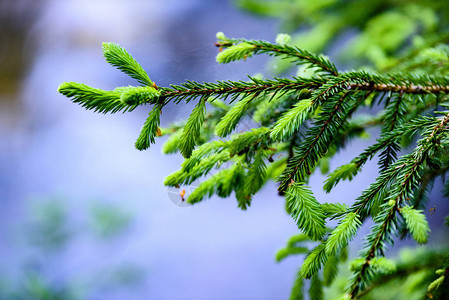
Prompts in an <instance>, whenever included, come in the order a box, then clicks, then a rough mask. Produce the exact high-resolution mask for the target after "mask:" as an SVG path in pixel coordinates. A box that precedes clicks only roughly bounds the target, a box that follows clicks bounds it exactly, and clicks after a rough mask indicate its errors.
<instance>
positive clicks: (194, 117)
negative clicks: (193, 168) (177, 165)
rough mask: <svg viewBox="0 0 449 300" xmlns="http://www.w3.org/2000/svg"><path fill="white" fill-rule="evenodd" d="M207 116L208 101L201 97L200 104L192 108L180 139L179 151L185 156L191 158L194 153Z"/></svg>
mask: <svg viewBox="0 0 449 300" xmlns="http://www.w3.org/2000/svg"><path fill="white" fill-rule="evenodd" d="M205 116H206V101H205V99H200V101H199V102H198V104H197V105H196V106H195V108H194V109H193V110H192V113H191V114H190V116H189V118H188V120H187V123H186V125H185V126H184V129H183V131H182V135H181V138H180V139H179V146H178V147H179V151H180V152H181V154H182V155H183V156H184V157H185V158H189V157H190V156H191V155H192V151H193V149H194V148H195V145H196V143H197V142H198V137H199V136H200V130H201V127H202V125H203V122H204V118H205Z"/></svg>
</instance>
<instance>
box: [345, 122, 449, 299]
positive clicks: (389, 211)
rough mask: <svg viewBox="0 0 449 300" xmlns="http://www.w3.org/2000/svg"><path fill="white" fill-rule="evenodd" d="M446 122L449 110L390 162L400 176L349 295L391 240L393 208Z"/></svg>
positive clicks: (413, 180) (353, 294)
mask: <svg viewBox="0 0 449 300" xmlns="http://www.w3.org/2000/svg"><path fill="white" fill-rule="evenodd" d="M448 122H449V114H447V115H446V116H445V117H443V118H441V121H440V122H439V123H438V125H436V126H435V127H433V129H432V130H431V131H430V134H429V135H428V136H427V137H425V138H423V139H422V140H421V141H420V143H419V144H418V147H417V148H416V149H415V150H414V151H413V153H412V154H407V155H404V156H402V157H401V159H399V160H398V161H397V162H396V163H394V164H393V165H392V166H391V167H390V168H389V169H388V170H392V169H395V168H400V169H401V173H400V175H399V178H400V179H402V180H400V181H399V184H397V185H396V186H395V187H394V190H393V192H392V194H391V196H390V198H389V199H390V201H389V202H388V203H386V204H384V211H383V212H382V213H381V214H379V215H378V216H377V217H376V218H375V219H374V222H375V223H376V225H375V226H374V227H373V230H372V232H371V234H370V235H369V236H368V238H367V246H368V247H367V248H366V249H365V250H364V253H363V257H364V258H363V259H364V263H363V265H362V267H361V268H360V270H359V271H358V272H356V274H355V275H354V277H353V279H352V284H351V286H350V289H349V293H350V296H351V298H352V299H354V298H355V297H357V294H358V293H359V291H360V290H363V285H364V284H365V282H366V281H367V280H366V276H367V274H368V273H369V267H370V261H371V260H372V259H373V258H374V257H375V256H376V254H379V253H380V254H382V252H383V250H382V249H383V247H384V240H385V239H387V240H389V242H390V243H392V240H391V239H390V237H389V236H388V235H389V234H390V233H391V231H392V229H393V228H394V226H395V225H394V221H395V215H396V211H398V210H399V208H400V207H401V205H402V203H403V201H404V199H405V197H406V195H407V194H408V193H410V191H411V190H412V189H413V188H414V186H415V185H416V182H418V180H419V178H420V174H419V172H420V170H421V169H422V166H423V163H424V162H425V160H426V158H427V155H429V152H430V151H432V150H433V148H434V147H435V146H436V145H438V142H439V139H440V138H441V133H442V131H443V129H445V127H446V126H447V123H448Z"/></svg>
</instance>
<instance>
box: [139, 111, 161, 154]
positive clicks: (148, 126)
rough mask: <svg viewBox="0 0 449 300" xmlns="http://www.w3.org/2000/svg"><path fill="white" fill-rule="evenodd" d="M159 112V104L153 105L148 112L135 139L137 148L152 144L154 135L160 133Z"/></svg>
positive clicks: (147, 146)
mask: <svg viewBox="0 0 449 300" xmlns="http://www.w3.org/2000/svg"><path fill="white" fill-rule="evenodd" d="M161 113H162V110H161V106H160V105H155V106H154V107H153V109H152V110H151V112H150V113H149V115H148V118H147V120H146V121H145V124H143V127H142V130H141V131H140V135H139V137H138V138H137V141H136V148H137V149H138V150H145V149H147V148H149V147H150V144H154V137H155V136H158V135H161V133H160V128H159V124H160V115H161Z"/></svg>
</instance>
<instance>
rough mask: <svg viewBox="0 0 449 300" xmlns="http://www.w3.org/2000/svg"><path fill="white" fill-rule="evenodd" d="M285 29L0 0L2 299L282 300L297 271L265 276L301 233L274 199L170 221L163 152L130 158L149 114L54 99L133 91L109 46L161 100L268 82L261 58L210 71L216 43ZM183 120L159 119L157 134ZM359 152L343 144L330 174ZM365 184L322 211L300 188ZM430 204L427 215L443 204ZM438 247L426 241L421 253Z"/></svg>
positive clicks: (218, 15) (187, 9)
mask: <svg viewBox="0 0 449 300" xmlns="http://www.w3.org/2000/svg"><path fill="white" fill-rule="evenodd" d="M281 25H282V24H281V20H279V19H276V18H260V17H258V16H255V15H254V14H249V13H247V12H245V11H244V10H241V9H239V8H238V7H237V6H236V5H234V3H233V2H232V1H227V0H214V1H210V0H184V1H175V0H165V1H156V0H142V1H140V0H134V1H123V0H109V1H101V0H65V1H57V0H33V1H31V0H28V1H27V0H15V1H11V0H0V63H1V67H0V164H1V166H0V220H1V226H0V299H286V298H288V296H289V294H290V289H291V286H292V283H293V278H294V276H295V274H296V272H297V268H298V267H299V266H300V263H301V260H302V258H301V257H296V258H289V259H288V260H287V262H284V263H281V264H276V263H275V260H274V255H275V253H276V250H277V249H278V248H280V247H282V246H283V245H284V244H285V241H286V240H287V239H288V237H289V236H291V235H292V234H294V233H296V232H297V228H296V225H295V223H294V221H293V220H291V218H290V217H289V216H288V215H287V214H286V212H285V210H284V203H283V198H281V197H279V196H278V195H277V193H276V189H275V188H274V185H271V186H270V185H268V186H266V187H265V188H264V190H263V191H262V193H260V194H258V195H257V196H256V197H255V199H254V201H253V203H252V206H251V207H250V209H249V210H247V211H241V210H239V209H238V208H237V204H236V201H235V200H234V199H231V198H230V199H218V198H213V199H211V200H210V201H207V202H204V203H200V204H198V205H196V206H194V207H180V206H177V205H175V204H174V203H173V202H172V201H171V200H170V198H169V191H167V188H166V187H164V186H163V178H164V177H165V176H167V175H168V174H170V173H171V172H173V171H175V170H177V169H178V168H179V165H180V163H181V162H182V158H181V155H163V154H162V153H161V145H162V142H159V143H158V144H156V146H154V147H152V148H151V149H149V150H147V151H142V152H140V151H138V150H136V149H135V148H134V142H135V139H136V138H137V136H138V134H139V130H140V128H141V126H142V124H143V122H144V120H145V118H146V115H147V113H148V109H149V108H148V107H142V108H140V109H138V110H136V111H134V112H132V113H129V114H123V115H122V114H116V115H97V114H94V113H93V112H90V111H89V112H88V111H85V110H84V109H83V108H81V107H79V106H78V105H75V104H72V103H71V102H70V101H69V100H68V99H67V98H65V97H64V96H62V95H60V94H58V93H57V87H58V86H59V84H61V83H62V82H64V81H77V82H83V83H86V84H88V85H91V86H94V87H98V88H103V89H113V88H114V87H116V86H123V85H128V84H134V82H132V81H131V80H130V79H129V78H128V77H126V76H125V75H123V74H122V73H120V72H119V71H117V70H115V69H113V68H112V67H111V66H109V65H108V64H107V63H106V62H105V61H104V59H103V58H102V54H101V43H102V42H108V41H111V42H116V43H118V44H120V45H122V46H123V47H125V48H126V49H127V50H128V51H129V52H130V53H131V54H133V56H134V57H135V58H136V59H137V60H138V61H139V62H140V63H141V64H142V66H143V67H144V68H145V69H146V70H147V72H148V74H149V75H150V78H151V79H152V80H153V81H155V82H156V83H157V84H158V85H159V86H167V85H169V84H179V83H181V82H183V81H185V80H186V79H190V80H196V81H215V80H223V79H232V80H239V79H242V80H244V79H245V78H246V74H250V75H254V74H255V73H258V72H267V73H268V72H269V70H267V68H268V69H269V68H271V67H272V65H271V67H270V66H269V64H268V62H269V60H268V59H267V58H265V57H255V58H251V59H250V60H248V61H246V62H242V63H236V64H230V65H217V64H216V63H215V55H216V53H217V49H216V47H215V46H214V45H213V43H214V42H215V34H216V32H218V31H223V32H225V34H226V35H227V36H229V37H247V38H251V39H265V40H269V41H273V40H274V39H275V37H276V34H277V33H278V31H279V30H280V28H281V27H280V26H281ZM349 34H350V32H349ZM346 40H347V37H342V38H341V39H340V40H339V41H336V42H335V44H334V45H333V48H332V49H335V48H338V47H340V46H341V45H343V44H344V43H345V41H346ZM329 54H330V55H331V56H332V51H330V52H329ZM265 66H268V67H265ZM190 110H191V106H184V105H179V107H174V106H171V107H169V108H168V109H167V110H164V115H163V117H162V125H163V126H164V125H168V124H169V123H170V122H173V121H176V120H179V119H182V118H185V117H186V115H187V114H188V112H190ZM366 145H368V141H362V142H359V143H356V144H351V146H350V147H348V148H349V149H350V150H348V153H341V154H339V155H338V156H337V157H336V159H335V161H332V164H331V167H334V168H335V167H336V166H339V165H340V164H342V163H346V162H348V161H349V159H350V157H351V156H352V155H354V154H356V153H359V152H360V151H361V150H362V149H363V147H364V146H366ZM373 165H374V166H375V165H376V163H375V162H374V164H373ZM367 168H368V167H367ZM375 175H376V174H375V173H372V174H371V173H370V172H365V173H364V174H362V176H360V177H359V178H357V180H356V181H355V186H356V187H357V188H354V185H351V188H350V189H348V188H347V185H346V186H344V185H342V186H341V187H338V188H336V192H335V193H333V194H332V195H331V196H330V195H325V194H324V192H322V188H321V186H322V182H323V180H324V177H323V176H321V175H319V174H318V175H316V176H314V177H313V178H312V182H311V184H312V187H313V189H314V191H316V196H317V198H318V199H319V200H320V201H322V202H326V201H327V202H333V200H332V198H338V199H340V198H342V197H344V198H345V199H347V201H348V202H349V203H351V202H352V201H353V199H355V198H356V197H357V196H358V195H359V193H360V191H361V190H363V189H364V188H365V187H366V186H367V185H368V184H369V182H370V180H372V179H373V178H374V177H375ZM436 185H437V184H436ZM435 190H436V191H437V192H436V195H437V196H436V198H432V197H431V203H430V206H433V205H432V203H439V202H441V199H440V198H438V197H440V196H439V190H440V187H438V186H436V187H435ZM445 211H446V212H447V207H441V206H440V207H439V208H438V209H437V211H436V213H435V216H434V217H433V218H430V220H429V222H430V223H431V225H432V224H433V223H434V224H441V223H442V221H441V220H442V219H443V217H444V216H445V214H444V213H445ZM427 215H428V214H427ZM437 226H440V225H437ZM447 234H448V232H447V229H444V228H441V229H437V230H435V234H434V235H432V238H431V241H430V242H431V243H438V242H440V241H441V240H442V239H443V240H444V239H445V238H446V237H447ZM356 251H357V249H356V248H355V249H354V253H355V252H356Z"/></svg>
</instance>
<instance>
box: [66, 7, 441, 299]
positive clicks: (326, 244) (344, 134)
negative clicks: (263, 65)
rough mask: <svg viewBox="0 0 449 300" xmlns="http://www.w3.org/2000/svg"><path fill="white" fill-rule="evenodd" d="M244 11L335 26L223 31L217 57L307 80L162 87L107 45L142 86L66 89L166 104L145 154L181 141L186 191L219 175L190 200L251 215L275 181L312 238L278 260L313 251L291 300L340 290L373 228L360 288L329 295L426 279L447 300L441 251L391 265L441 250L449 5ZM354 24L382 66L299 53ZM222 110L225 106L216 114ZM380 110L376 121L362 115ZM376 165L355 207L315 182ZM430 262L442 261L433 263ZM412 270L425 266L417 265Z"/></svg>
mask: <svg viewBox="0 0 449 300" xmlns="http://www.w3.org/2000/svg"><path fill="white" fill-rule="evenodd" d="M238 2H239V3H240V5H242V6H243V7H245V8H246V9H248V10H251V11H253V12H255V13H258V14H264V15H270V16H282V17H283V18H284V24H285V26H287V27H291V28H292V29H294V27H295V26H296V25H295V21H294V20H295V18H293V17H292V15H291V13H292V6H295V5H299V7H300V8H301V9H302V10H297V11H300V13H299V15H300V18H299V19H301V20H303V21H306V20H308V22H311V20H312V19H313V17H312V16H311V15H312V13H313V14H316V16H317V18H318V19H320V20H322V23H319V24H315V25H314V26H311V28H310V32H308V33H307V31H305V32H302V33H300V34H299V35H298V36H295V37H290V36H289V35H287V34H282V35H279V36H278V37H277V39H276V43H269V42H266V41H259V40H246V39H232V38H228V37H226V36H225V35H224V34H223V33H218V34H217V39H218V41H217V43H216V46H218V47H220V50H221V51H220V52H219V53H218V55H217V61H218V62H219V63H230V62H234V61H239V60H245V59H248V58H250V57H251V56H254V55H261V54H266V55H270V56H273V57H275V58H276V59H278V58H282V59H284V62H283V63H280V62H279V61H276V62H277V63H278V64H279V66H280V69H282V70H285V69H286V66H287V65H288V66H290V67H291V66H292V65H300V66H299V70H300V71H301V72H298V74H303V75H298V76H292V77H290V78H277V77H275V78H272V79H265V78H259V77H252V76H248V80H247V81H231V80H228V81H217V82H213V83H212V82H205V83H199V82H194V81H187V82H185V83H183V84H181V85H171V86H170V87H158V86H156V84H155V83H154V82H153V81H151V80H150V79H149V77H148V75H147V74H146V73H145V71H144V70H143V68H142V67H141V66H140V65H139V64H138V63H137V61H136V60H135V59H134V58H133V57H132V56H131V55H130V54H129V53H128V52H126V51H125V50H124V49H123V48H122V47H120V46H118V45H116V44H113V43H105V44H104V45H103V53H104V56H105V58H106V61H107V62H109V63H110V64H111V65H113V66H115V67H117V68H118V69H119V70H121V71H123V72H124V73H126V74H127V75H129V76H131V77H132V78H134V79H136V80H137V81H138V82H139V83H140V86H136V87H120V88H117V89H114V90H112V91H104V90H100V89H96V88H92V87H89V86H86V85H84V84H80V83H74V82H67V83H63V84H61V86H60V87H59V92H60V93H62V94H63V95H65V96H67V97H69V98H70V99H71V100H72V101H73V102H74V103H78V104H80V105H81V106H83V107H85V108H86V109H89V110H94V111H95V112H100V113H115V112H118V111H123V112H128V111H132V110H134V109H135V108H136V107H138V106H139V105H144V104H151V105H153V109H152V110H151V112H150V114H149V116H148V118H147V120H146V121H145V123H144V126H143V128H142V130H141V133H140V136H139V137H138V139H137V142H136V148H137V149H139V150H143V149H147V148H148V147H150V144H152V143H154V142H155V139H156V137H158V136H167V135H168V136H169V137H168V139H167V140H166V142H165V144H164V146H163V152H164V153H176V152H180V153H181V154H182V155H183V156H184V157H185V161H184V163H183V164H182V166H181V169H180V170H178V171H176V172H174V173H173V174H171V175H169V176H167V177H166V179H165V181H164V184H165V185H168V186H172V187H176V188H181V186H182V185H189V184H191V183H192V182H194V181H195V180H197V179H199V178H201V177H204V176H207V175H210V176H209V177H207V178H205V179H204V180H203V181H202V182H201V183H200V184H199V185H198V186H197V188H196V189H195V190H194V191H193V192H192V193H191V194H190V195H189V196H188V198H187V202H188V203H190V204H195V203H198V202H201V201H202V200H204V199H206V198H210V197H213V195H217V196H219V197H230V196H231V195H232V194H233V193H234V197H235V198H236V200H237V206H238V207H239V208H241V209H247V208H248V207H249V206H250V204H251V202H252V200H253V197H254V195H256V194H257V192H258V191H259V190H260V189H261V188H262V186H263V185H264V184H265V183H266V182H267V181H269V180H275V182H277V184H278V193H279V194H280V195H281V196H283V197H284V198H285V202H286V210H287V212H288V213H289V214H290V215H291V216H292V218H293V219H294V221H295V222H296V224H297V226H298V228H299V229H300V230H301V231H302V233H301V234H298V235H295V236H293V237H292V238H291V239H290V240H289V241H288V242H287V246H286V247H285V248H283V249H281V250H279V252H278V253H277V255H276V260H277V261H282V260H284V259H285V258H287V257H289V256H291V255H303V254H307V256H306V257H305V259H304V262H303V264H302V266H301V268H300V270H299V272H298V276H297V277H296V279H295V282H294V285H293V289H292V294H291V299H303V298H304V291H305V289H306V286H308V287H309V289H308V291H309V297H310V299H323V298H324V297H325V294H326V293H331V292H330V291H332V290H333V291H335V290H336V289H335V288H334V289H332V288H333V286H334V285H336V284H338V281H339V278H340V277H341V276H345V274H344V270H343V269H342V268H341V266H342V265H343V264H345V261H346V259H347V256H348V255H347V252H348V250H347V247H348V246H350V242H351V241H352V240H353V239H354V237H355V236H356V235H357V233H358V230H359V228H361V227H362V224H364V223H366V222H367V220H369V219H371V220H372V221H373V223H374V224H373V225H372V227H371V228H370V229H369V230H370V233H369V234H368V235H367V236H366V237H365V238H364V245H363V248H362V249H361V251H360V253H359V257H358V258H354V259H352V261H351V262H350V263H349V265H350V270H351V272H352V276H350V278H349V279H347V280H346V283H347V284H346V288H345V289H344V290H343V289H340V290H339V294H338V295H336V294H333V296H332V297H333V298H329V299H337V298H341V299H357V298H361V297H369V295H371V294H373V295H374V294H376V291H374V289H375V288H376V287H378V286H381V285H388V281H394V282H398V281H400V280H405V279H404V278H409V277H410V276H418V275H419V274H421V275H419V276H421V277H420V278H421V279H419V280H418V279H417V280H416V286H417V289H418V290H419V292H420V293H421V297H429V298H431V297H433V295H442V292H441V291H442V290H444V289H447V288H448V287H449V283H448V277H449V276H448V273H449V271H448V270H449V265H448V262H447V260H446V262H443V260H442V257H443V255H442V254H441V253H436V252H432V251H429V252H428V253H427V254H426V255H427V256H426V255H425V254H422V259H423V261H425V262H427V264H421V263H417V262H416V261H414V260H412V259H409V261H408V262H406V263H403V262H401V261H399V262H398V263H395V262H393V261H392V260H390V259H389V258H387V256H388V255H387V245H393V243H394V240H395V239H396V238H406V237H407V233H410V235H411V236H412V237H413V239H414V240H415V241H416V242H417V243H419V244H425V243H427V241H428V238H429V233H430V227H429V224H428V222H427V220H426V214H427V213H426V203H427V202H426V197H427V192H426V191H428V190H429V189H430V187H431V186H432V184H433V182H434V181H435V180H436V179H437V178H439V177H443V178H444V176H445V175H446V173H447V172H448V170H449V158H448V157H449V156H448V154H449V110H448V108H449V97H448V93H449V67H448V65H449V60H448V57H449V47H448V46H447V45H446V44H445V43H447V42H448V41H449V34H448V31H445V30H444V29H446V30H447V26H448V24H447V20H448V19H449V18H446V19H444V16H449V13H448V12H447V10H441V13H440V14H438V13H437V8H438V3H440V2H438V1H437V2H436V3H435V4H432V5H430V4H429V6H426V5H425V4H424V2H423V1H417V2H416V3H414V4H413V5H411V6H410V7H408V8H407V7H405V6H402V4H400V2H394V3H393V2H392V3H390V5H391V6H392V7H394V8H395V9H392V10H389V9H384V8H383V7H382V5H384V4H383V1H380V2H379V3H377V2H375V3H373V2H370V1H362V2H364V3H365V4H366V5H368V3H370V5H368V6H367V9H366V11H363V10H362V11H360V12H358V13H355V11H354V9H355V6H356V5H355V3H352V1H349V2H351V3H352V6H351V5H349V6H348V5H347V4H346V3H344V2H342V1H324V2H323V1H318V2H319V4H313V3H315V2H314V1H281V0H279V1H263V3H259V1H253V0H240V1H238ZM387 2H390V1H387ZM300 3H301V4H300ZM440 4H441V3H440ZM347 7H351V8H347ZM379 11H380V13H379ZM331 12H333V13H331ZM355 15H357V18H355V17H354V16H355ZM348 16H351V17H354V18H353V19H351V18H350V17H348ZM429 16H430V17H429ZM311 18H312V19H311ZM345 18H346V19H348V20H347V21H348V22H349V24H350V25H353V26H354V27H355V28H364V31H362V32H360V33H358V34H357V35H356V37H355V40H353V41H352V43H351V45H352V46H353V49H352V50H348V53H353V54H354V57H355V58H356V59H359V60H360V59H367V60H368V61H369V62H371V67H367V68H364V69H359V70H352V71H342V70H339V69H337V67H336V66H335V64H334V63H333V62H332V61H331V60H330V59H329V58H327V57H326V56H324V55H318V54H314V53H313V52H311V51H310V50H305V49H304V48H303V47H299V46H297V44H298V43H297V42H296V41H297V40H298V39H299V40H300V42H299V45H302V44H307V43H308V42H307V41H309V39H308V38H307V36H308V35H307V34H310V35H311V36H316V33H317V32H318V33H320V34H321V35H318V37H319V39H321V40H318V41H317V42H316V45H315V47H306V48H308V49H312V50H314V51H318V52H319V51H321V50H323V49H325V46H326V45H327V44H329V43H330V42H331V40H332V39H331V37H330V36H331V35H334V34H337V33H338V34H340V33H342V32H343V29H344V22H343V19H345ZM346 19H345V20H346ZM435 19H439V20H440V21H439V22H437V21H435ZM332 25H334V26H332ZM390 29H391V30H390ZM418 29H421V30H422V32H420V31H419V30H418ZM378 31H379V32H378ZM379 37H383V38H384V40H380V39H379ZM411 37H416V38H419V42H416V43H417V45H410V44H407V41H408V40H409V39H410V38H411ZM301 41H302V42H301ZM309 42H310V41H309ZM401 47H402V48H401ZM403 48H404V49H405V50H403V51H402V53H399V51H400V50H401V49H403ZM351 51H352V52H351ZM364 51H366V53H365V52H364ZM305 69H307V70H308V73H306V74H305V73H304V72H303V71H304V70H305ZM191 101H196V106H195V108H194V109H193V111H192V112H191V114H190V117H188V119H187V121H185V122H181V123H178V124H173V125H170V127H169V128H165V129H164V128H162V129H161V128H159V124H160V115H161V111H162V110H163V108H164V106H166V105H168V104H169V103H174V104H180V103H181V102H185V103H188V102H191ZM206 106H207V108H208V112H207V113H206ZM209 106H211V107H212V108H213V109H212V110H211V111H210V112H209ZM370 110H371V111H374V112H375V113H373V114H372V115H362V114H361V111H363V112H366V111H370ZM244 119H246V120H251V122H252V124H253V127H252V128H250V129H245V130H243V131H239V132H238V133H234V134H232V133H233V132H234V131H236V129H238V130H240V127H239V125H240V124H241V122H242V120H244ZM373 129H375V130H373ZM376 130H377V131H376ZM368 131H369V132H378V136H377V139H376V140H375V141H371V142H370V145H369V146H367V147H366V148H365V150H364V151H362V153H360V154H359V155H357V156H355V155H354V156H355V157H354V158H353V159H352V160H351V161H350V162H348V163H346V164H344V165H342V166H340V167H338V168H336V169H334V170H333V171H332V172H328V171H329V167H328V166H329V159H331V158H332V157H333V156H334V155H335V154H336V153H338V152H339V151H340V150H343V149H344V148H345V147H346V146H347V145H348V142H349V141H352V140H355V139H357V138H363V137H364V136H366V135H367V132H368ZM231 134H232V135H231ZM376 157H377V158H378V166H379V168H378V172H379V173H378V175H377V178H376V179H375V180H374V181H373V182H372V183H371V184H370V185H369V186H368V187H366V188H365V189H364V190H363V192H362V193H361V194H360V196H359V197H358V198H357V199H355V200H354V201H350V199H345V200H346V201H347V203H348V204H349V205H348V204H346V203H339V202H336V203H324V202H323V201H321V200H320V199H317V198H316V197H315V196H314V194H313V191H312V189H311V188H310V187H309V186H308V181H309V179H310V176H312V175H313V173H314V172H315V170H316V169H317V166H318V167H320V169H321V171H322V172H324V173H328V174H327V179H326V181H325V182H324V184H323V188H324V190H325V191H326V192H327V193H330V192H331V191H332V189H333V188H334V187H335V186H336V185H338V184H340V182H342V181H344V180H353V179H354V178H355V177H356V176H357V175H358V174H359V173H360V172H361V171H362V168H363V166H364V165H365V164H366V163H367V162H368V161H370V160H373V159H375V158H376ZM446 189H447V190H449V185H448V184H447V183H446ZM446 196H447V195H446ZM336 200H338V199H336ZM329 220H338V224H337V225H336V226H335V225H332V224H333V223H331V222H328V221H329ZM335 223H337V221H335ZM429 257H433V258H434V259H435V262H429V261H428V258H429ZM412 262H415V263H417V264H416V266H415V267H413V265H412ZM435 270H436V273H435ZM419 272H421V273H419ZM417 274H418V275H417ZM304 279H310V283H308V284H307V285H306V284H305V283H306V282H305V281H304ZM340 285H341V284H340ZM343 285H344V284H343ZM325 287H328V288H325ZM429 295H430V296H429ZM326 297H330V296H326ZM366 299H371V298H366Z"/></svg>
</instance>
